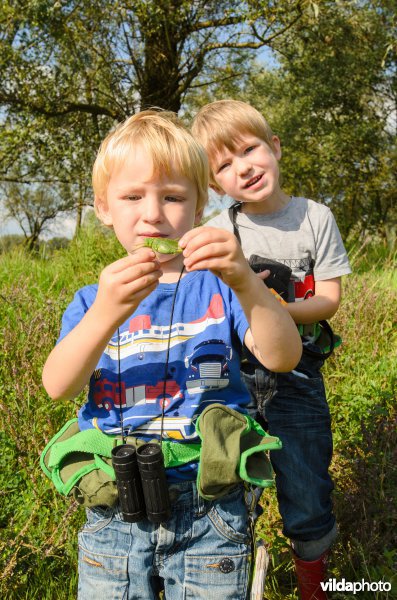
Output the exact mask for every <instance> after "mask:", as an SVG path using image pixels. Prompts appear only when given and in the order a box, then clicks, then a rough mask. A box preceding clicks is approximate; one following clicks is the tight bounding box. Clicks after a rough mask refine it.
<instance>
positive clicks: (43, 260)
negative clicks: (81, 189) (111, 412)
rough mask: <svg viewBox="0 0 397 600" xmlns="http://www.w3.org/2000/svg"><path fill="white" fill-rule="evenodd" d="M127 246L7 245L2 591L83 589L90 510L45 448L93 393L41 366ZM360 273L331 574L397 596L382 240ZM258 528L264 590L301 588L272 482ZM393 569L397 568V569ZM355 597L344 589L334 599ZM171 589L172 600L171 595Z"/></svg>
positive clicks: (85, 242) (99, 238)
mask: <svg viewBox="0 0 397 600" xmlns="http://www.w3.org/2000/svg"><path fill="white" fill-rule="evenodd" d="M119 256H121V251H120V250H119V249H118V246H117V244H116V243H115V241H114V240H113V238H112V237H110V236H105V235H104V234H103V233H101V232H99V231H97V230H92V231H88V232H83V233H82V235H81V237H80V238H79V239H77V240H75V241H73V243H72V244H71V245H70V247H69V248H67V249H62V250H60V251H59V252H58V253H55V254H54V255H52V256H46V255H45V252H44V251H43V252H42V253H41V255H38V256H28V255H26V254H25V253H24V252H23V251H22V250H20V251H18V250H15V251H13V252H9V253H6V254H3V255H1V256H0V302H1V312H0V315H1V316H0V336H1V339H0V342H1V343H0V392H1V393H0V444H1V447H0V451H1V452H0V490H1V491H0V499H1V502H0V597H1V598H5V599H22V598H23V599H29V600H33V599H39V600H46V599H48V600H50V599H51V600H57V599H59V600H68V599H72V598H75V595H76V584H77V577H76V532H77V529H78V527H79V526H80V524H81V522H82V520H83V518H84V514H83V511H82V510H81V509H79V508H77V507H76V505H74V504H73V503H70V501H67V500H64V499H63V498H62V497H61V496H59V495H58V494H57V493H56V492H55V490H54V489H53V488H52V487H51V485H50V484H49V482H48V480H47V479H46V477H45V475H44V474H43V473H42V472H41V470H40V468H39V455H40V452H41V450H42V449H43V447H44V445H45V444H46V443H47V441H48V440H49V439H50V438H51V437H52V436H53V435H54V434H55V432H56V431H57V430H58V429H59V428H60V427H61V425H62V424H63V423H64V422H65V421H66V420H67V419H68V418H71V417H73V416H75V411H76V408H77V407H78V406H79V405H80V404H81V403H82V401H83V396H81V397H79V398H77V399H76V400H75V401H74V402H58V403H53V402H52V401H50V400H49V398H48V397H47V396H46V394H45V392H44V389H43V388H42V385H41V370H42V366H43V363H44V361H45V358H46V356H47V355H48V353H49V351H50V350H51V348H52V347H53V345H54V342H55V340H56V338H57V335H58V332H59V326H60V319H61V315H62V313H63V311H64V309H65V307H66V305H67V304H68V302H69V301H70V300H71V298H72V296H73V293H74V291H75V290H76V289H77V288H79V287H81V286H82V285H84V284H86V283H90V282H95V281H96V280H97V278H98V275H99V273H100V271H101V269H102V267H103V266H104V265H106V264H108V263H109V262H111V261H113V260H115V258H118V257H119ZM351 260H352V263H353V266H354V271H355V273H354V275H352V276H350V277H348V278H346V281H345V286H344V300H343V304H342V307H341V309H340V310H339V312H338V315H337V316H336V317H335V318H334V319H333V326H334V329H335V330H336V331H337V332H338V333H340V334H341V335H342V337H343V340H344V344H343V346H342V348H340V349H338V350H337V351H336V352H335V354H334V356H333V357H332V358H331V359H329V360H328V361H327V364H326V366H325V368H324V375H325V379H326V385H327V389H328V398H329V403H330V408H331V413H332V418H333V430H334V442H335V452H334V460H333V465H332V473H333V477H334V481H335V486H336V489H335V492H334V503H335V511H336V514H337V519H338V523H339V528H340V535H339V539H338V541H337V543H336V544H335V547H334V550H333V553H332V556H331V560H330V576H332V577H335V578H336V579H338V580H341V579H342V578H345V579H346V580H347V581H361V579H365V580H366V581H379V580H383V581H388V582H391V583H393V588H392V591H391V592H390V593H389V594H385V593H383V595H380V594H378V595H377V594H376V593H375V594H374V592H368V593H361V594H360V595H359V597H360V598H362V599H365V600H366V599H367V598H368V599H369V598H371V599H373V598H382V599H383V598H390V599H391V598H396V597H397V581H396V570H397V569H396V566H397V539H396V538H397V535H396V531H397V502H396V489H397V467H396V465H397V456H396V448H397V444H396V442H397V439H396V438H397V433H396V432H397V427H396V425H397V420H396V413H397V410H396V371H397V364H396V363H397V361H396V305H397V302H396V300H397V278H396V272H395V270H393V267H395V265H394V264H393V260H392V257H390V256H385V253H384V252H383V251H382V249H379V248H374V249H371V248H369V247H363V248H356V249H353V250H352V252H351ZM262 504H263V508H264V514H263V516H262V517H261V519H260V521H259V523H258V526H257V535H258V536H259V537H262V538H264V539H265V540H266V542H267V544H268V548H269V552H270V557H271V563H270V568H269V574H268V578H267V582H266V588H265V598H267V599H268V600H276V599H280V600H281V599H284V600H285V599H290V600H292V599H295V598H297V594H296V588H295V580H294V575H293V571H292V565H291V559H290V552H289V548H288V546H287V542H286V540H285V538H284V537H283V536H282V534H281V520H280V517H279V514H278V511H277V503H276V500H275V494H274V491H273V490H272V491H270V492H269V491H265V493H264V494H263V496H262ZM393 578H394V579H393ZM345 597H346V598H347V597H349V598H350V597H351V594H348V595H343V593H337V594H334V596H333V598H336V599H342V598H345ZM171 600H172V599H171Z"/></svg>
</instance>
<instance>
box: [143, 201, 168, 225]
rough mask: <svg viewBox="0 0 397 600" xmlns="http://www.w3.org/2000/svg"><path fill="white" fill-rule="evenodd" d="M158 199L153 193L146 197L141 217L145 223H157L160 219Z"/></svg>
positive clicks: (160, 210) (160, 211)
mask: <svg viewBox="0 0 397 600" xmlns="http://www.w3.org/2000/svg"><path fill="white" fill-rule="evenodd" d="M162 214H163V212H162V208H161V202H160V199H159V198H157V196H155V195H153V196H150V197H148V198H147V199H146V202H145V211H144V215H143V218H144V220H145V221H146V222H147V223H159V222H161V220H162Z"/></svg>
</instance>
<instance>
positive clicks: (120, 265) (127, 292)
mask: <svg viewBox="0 0 397 600" xmlns="http://www.w3.org/2000/svg"><path fill="white" fill-rule="evenodd" d="M161 275H162V272H161V270H160V264H159V262H158V260H157V258H156V254H155V253H154V252H153V250H152V249H150V248H140V249H139V250H137V251H136V252H134V253H133V254H131V255H129V256H126V257H124V258H121V259H120V260H117V261H116V262H114V263H112V264H110V265H108V266H107V267H105V268H104V269H103V271H102V273H101V275H100V277H99V286H98V293H97V297H96V299H95V302H94V305H93V308H94V307H95V310H98V311H100V314H101V315H103V318H106V319H112V320H113V321H114V324H115V326H118V325H121V323H123V322H124V321H125V320H126V319H127V318H128V317H129V315H131V313H133V312H134V310H136V308H137V307H138V305H139V303H140V302H141V301H142V300H143V299H144V298H146V296H148V295H149V294H150V293H151V292H152V291H153V290H154V289H155V288H156V287H157V285H158V282H159V278H160V277H161Z"/></svg>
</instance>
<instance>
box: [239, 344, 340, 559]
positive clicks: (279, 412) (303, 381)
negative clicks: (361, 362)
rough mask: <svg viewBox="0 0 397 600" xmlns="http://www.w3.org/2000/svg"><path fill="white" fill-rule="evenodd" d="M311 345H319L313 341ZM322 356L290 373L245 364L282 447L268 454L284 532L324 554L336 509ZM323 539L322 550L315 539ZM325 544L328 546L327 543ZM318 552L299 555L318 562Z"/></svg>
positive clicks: (304, 361)
mask: <svg viewBox="0 0 397 600" xmlns="http://www.w3.org/2000/svg"><path fill="white" fill-rule="evenodd" d="M310 347H311V348H313V349H315V348H316V347H315V346H313V345H311V346H310ZM322 365H323V361H322V360H318V359H316V358H313V357H311V356H307V355H305V354H304V355H303V357H302V359H301V361H300V363H299V365H298V366H297V367H296V368H295V369H294V370H293V371H291V372H289V373H277V375H276V374H274V373H271V372H270V371H268V370H267V369H265V368H264V367H261V366H258V367H254V366H253V365H251V366H250V367H244V366H243V368H244V369H247V371H248V372H246V373H243V372H242V377H243V380H244V382H245V384H246V385H247V387H248V389H249V390H250V393H251V396H252V399H253V401H254V402H255V403H256V405H257V408H258V411H259V414H260V416H261V417H262V419H264V421H265V422H266V424H267V427H268V430H269V433H270V434H271V435H276V436H278V437H279V438H280V439H281V441H282V443H283V448H282V450H277V451H273V452H271V453H270V455H271V457H270V458H271V461H272V465H273V468H274V471H275V474H276V487H277V498H278V503H279V509H280V514H281V517H282V519H283V526H284V527H283V533H284V535H286V536H287V537H289V538H290V539H291V540H292V542H293V545H294V542H296V544H297V545H298V547H299V548H300V549H301V552H300V553H299V552H298V553H299V554H300V555H302V554H305V552H304V551H303V550H302V548H304V546H305V542H307V546H308V547H310V553H311V555H312V554H313V553H314V554H315V555H316V554H317V556H320V554H322V552H324V551H325V550H326V549H327V548H328V547H329V546H330V545H331V543H332V541H333V539H334V538H335V535H336V526H335V517H334V515H333V513H332V501H331V492H332V490H333V483H332V480H331V477H330V475H329V472H328V469H329V466H330V462H331V458H332V433H331V419H330V413H329V408H328V404H327V401H326V397H325V388H324V381H323V377H322V375H321V372H320V369H321V367H322ZM317 540H318V541H319V542H320V540H323V542H324V543H321V542H320V543H319V544H318V548H316V544H314V543H313V542H314V541H317ZM324 545H325V547H323V546H324ZM317 556H314V557H313V556H310V557H307V556H301V557H302V558H303V559H304V560H314V559H315V558H317Z"/></svg>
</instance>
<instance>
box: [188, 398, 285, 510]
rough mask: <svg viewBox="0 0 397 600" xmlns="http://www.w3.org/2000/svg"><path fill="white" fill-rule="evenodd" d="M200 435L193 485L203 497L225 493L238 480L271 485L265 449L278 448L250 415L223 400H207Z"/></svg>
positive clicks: (208, 497)
mask: <svg viewBox="0 0 397 600" xmlns="http://www.w3.org/2000/svg"><path fill="white" fill-rule="evenodd" d="M196 431H197V433H198V435H199V436H200V438H201V453H200V463H199V470H198V475H197V489H198V492H199V494H200V496H202V497H203V498H205V499H206V500H214V499H215V498H220V497H221V496H224V495H225V494H227V493H228V491H229V490H230V488H231V487H234V486H235V485H236V484H237V483H241V480H243V481H247V482H249V483H252V484H254V485H256V486H259V487H263V488H265V487H269V486H271V485H273V483H274V481H273V470H272V467H271V464H270V460H269V458H268V455H267V451H268V450H279V449H281V448H282V444H281V441H280V440H279V439H278V438H277V437H272V436H270V435H268V434H267V433H266V432H265V431H264V430H263V429H262V427H261V426H260V425H259V423H257V422H256V421H255V420H254V419H252V418H251V417H249V416H248V415H243V414H241V413H239V412H237V411H235V410H233V409H232V408H229V407H228V406H224V405H223V404H211V405H210V406H208V407H207V408H206V409H205V410H204V411H203V412H202V414H201V415H200V417H199V418H198V420H197V424H196Z"/></svg>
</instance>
